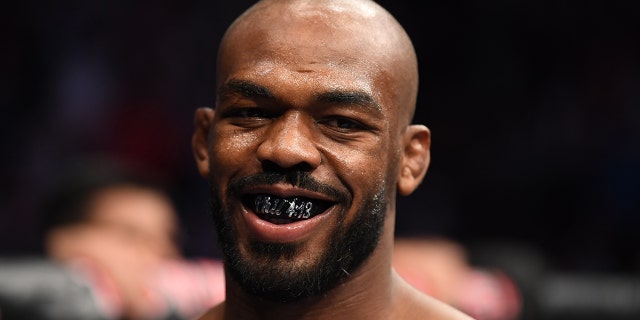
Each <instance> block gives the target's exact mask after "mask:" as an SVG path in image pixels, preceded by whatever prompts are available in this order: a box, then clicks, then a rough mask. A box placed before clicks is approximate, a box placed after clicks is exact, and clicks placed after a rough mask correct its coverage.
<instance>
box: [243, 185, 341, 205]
mask: <svg viewBox="0 0 640 320" xmlns="http://www.w3.org/2000/svg"><path fill="white" fill-rule="evenodd" d="M241 194H245V195H249V194H253V195H256V194H269V195H273V196H276V197H280V198H293V197H305V198H309V199H315V200H321V201H328V202H337V200H336V199H333V198H332V197H330V196H328V195H326V194H323V193H318V192H314V191H311V190H307V189H301V188H298V187H293V186H291V185H286V184H273V185H260V186H253V187H248V188H246V189H244V190H242V192H241Z"/></svg>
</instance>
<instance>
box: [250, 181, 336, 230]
mask: <svg viewBox="0 0 640 320" xmlns="http://www.w3.org/2000/svg"><path fill="white" fill-rule="evenodd" d="M259 193H268V194H273V195H275V196H278V197H283V198H287V197H295V196H298V197H307V198H311V199H317V200H323V201H330V202H333V203H334V204H333V205H331V206H330V207H329V208H328V209H327V210H325V211H324V212H322V213H320V214H318V215H316V216H314V217H312V218H309V219H306V220H300V221H296V222H292V223H288V224H274V223H271V222H269V221H266V220H262V219H261V218H260V217H258V216H257V215H256V213H255V212H253V210H251V209H250V208H247V207H246V206H245V205H244V204H242V209H243V215H242V216H243V219H244V222H245V223H246V226H247V229H248V231H249V234H250V236H252V237H253V238H254V239H256V240H259V241H264V242H271V243H295V242H302V241H304V240H306V239H308V238H310V237H311V236H312V235H313V234H315V233H317V232H318V230H320V228H319V226H321V225H322V224H323V222H324V221H326V220H327V219H329V217H330V216H332V212H333V211H334V209H335V207H336V205H337V203H336V201H335V199H331V198H329V197H327V196H326V195H323V194H319V193H315V192H312V191H308V190H304V189H298V188H293V187H286V186H281V185H273V186H271V185H270V186H259V187H251V188H248V189H246V190H244V191H243V194H259Z"/></svg>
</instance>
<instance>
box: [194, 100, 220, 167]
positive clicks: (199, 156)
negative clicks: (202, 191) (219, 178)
mask: <svg viewBox="0 0 640 320" xmlns="http://www.w3.org/2000/svg"><path fill="white" fill-rule="evenodd" d="M214 115H215V111H214V110H213V109H211V108H206V107H202V108H198V109H197V110H196V113H195V131H194V132H193V136H192V137H191V147H192V149H193V156H194V158H195V160H196V165H197V166H198V171H199V172H200V175H202V176H203V177H205V178H207V179H208V178H209V141H208V140H209V139H208V137H209V131H210V130H211V123H212V122H213V117H214Z"/></svg>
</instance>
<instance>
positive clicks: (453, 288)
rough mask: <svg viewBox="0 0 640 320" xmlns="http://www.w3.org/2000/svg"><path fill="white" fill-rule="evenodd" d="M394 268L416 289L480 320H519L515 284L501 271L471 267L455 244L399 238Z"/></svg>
mask: <svg viewBox="0 0 640 320" xmlns="http://www.w3.org/2000/svg"><path fill="white" fill-rule="evenodd" d="M393 265H394V268H395V270H396V271H397V272H398V273H399V274H400V275H401V276H402V277H403V278H404V279H405V280H407V282H409V283H410V284H412V285H413V286H414V287H415V288H416V289H418V290H421V291H423V292H425V293H427V294H429V295H430V296H432V297H434V298H436V299H439V300H441V301H444V302H447V303H449V304H451V305H453V306H455V307H457V308H458V309H460V310H462V311H464V312H465V313H467V314H469V315H470V316H472V317H474V318H475V319H477V320H515V319H520V318H519V316H520V308H521V297H520V293H519V292H518V288H517V287H516V284H515V282H513V281H512V280H511V279H510V277H509V276H508V275H507V274H506V273H504V272H502V271H500V270H493V269H485V268H480V267H476V266H473V265H471V264H470V263H469V261H468V258H467V250H466V249H465V248H463V247H462V246H461V245H459V244H457V243H455V242H454V241H451V240H449V239H445V238H437V237H433V238H429V237H400V238H397V239H396V242H395V248H394V251H393Z"/></svg>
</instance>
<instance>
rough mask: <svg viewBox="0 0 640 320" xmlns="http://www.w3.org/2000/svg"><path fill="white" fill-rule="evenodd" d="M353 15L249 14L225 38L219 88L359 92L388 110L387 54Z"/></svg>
mask: <svg viewBox="0 0 640 320" xmlns="http://www.w3.org/2000/svg"><path fill="white" fill-rule="evenodd" d="M274 12H276V13H278V15H277V16H276V15H275V13H274ZM365 13H367V12H365ZM370 14H371V15H373V13H370ZM352 15H353V14H351V13H349V14H346V13H344V14H343V13H340V12H337V13H336V10H335V8H334V9H331V8H325V7H322V8H318V9H317V10H316V9H314V10H298V11H295V12H290V11H284V12H280V11H274V10H258V12H253V13H252V14H250V15H249V16H248V17H245V18H244V19H241V20H240V22H238V23H236V24H235V25H234V26H233V27H232V28H231V29H230V32H229V33H228V34H227V37H226V39H225V41H224V43H223V45H222V47H221V50H220V54H219V61H218V62H219V64H218V68H219V70H218V71H219V73H218V85H219V86H220V85H222V84H224V83H226V82H227V81H229V80H230V79H235V78H243V79H246V78H248V79H251V80H254V81H258V82H262V84H269V83H270V84H274V85H275V86H276V87H278V86H284V85H286V86H289V87H291V86H296V87H299V89H305V88H307V87H309V86H313V87H315V88H316V89H318V90H323V91H328V90H359V91H364V92H367V93H369V94H370V95H371V96H373V97H374V98H375V99H376V100H377V102H378V103H379V104H381V105H385V104H387V102H388V101H386V100H388V99H387V97H386V95H389V94H391V93H392V92H393V88H392V86H391V85H392V82H391V81H389V79H390V77H389V75H388V74H389V72H388V68H389V67H390V65H389V63H388V61H387V60H388V57H387V55H388V53H389V52H390V50H389V48H384V46H385V41H382V40H381V39H377V38H378V37H381V36H379V35H378V34H376V33H372V32H370V28H371V26H368V24H370V23H364V22H363V21H361V20H362V19H358V17H355V18H354V17H353V16H352ZM386 42H388V41H386ZM261 80H263V81H261ZM278 82H281V83H278Z"/></svg>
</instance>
